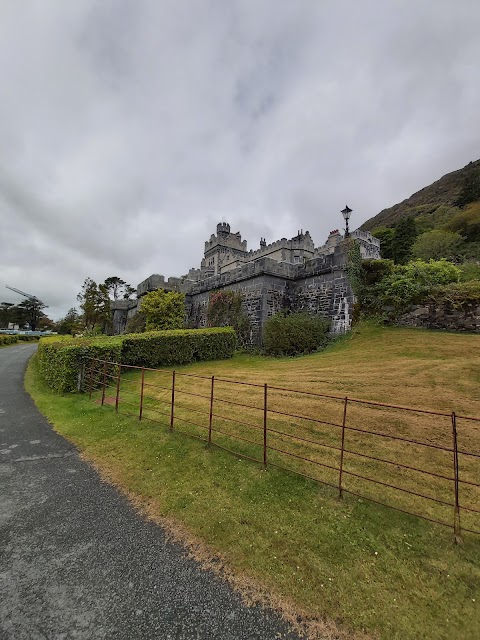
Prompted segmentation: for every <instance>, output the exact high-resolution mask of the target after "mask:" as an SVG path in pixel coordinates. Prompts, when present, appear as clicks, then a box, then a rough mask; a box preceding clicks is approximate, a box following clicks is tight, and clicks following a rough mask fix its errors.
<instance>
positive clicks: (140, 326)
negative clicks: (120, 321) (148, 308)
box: [125, 311, 147, 333]
mask: <svg viewBox="0 0 480 640" xmlns="http://www.w3.org/2000/svg"><path fill="white" fill-rule="evenodd" d="M146 324H147V319H146V317H145V314H144V313H143V312H142V311H137V313H135V314H134V315H133V316H132V317H131V318H129V319H128V320H127V324H126V325H125V333H143V332H144V331H145V330H146Z"/></svg>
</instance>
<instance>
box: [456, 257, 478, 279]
mask: <svg viewBox="0 0 480 640" xmlns="http://www.w3.org/2000/svg"><path fill="white" fill-rule="evenodd" d="M459 269H460V282H469V281H470V280H480V262H473V261H471V262H470V261H469V262H464V263H463V264H460V265H459Z"/></svg>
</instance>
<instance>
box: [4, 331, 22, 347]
mask: <svg viewBox="0 0 480 640" xmlns="http://www.w3.org/2000/svg"><path fill="white" fill-rule="evenodd" d="M16 342H18V336H17V335H15V334H12V335H10V334H8V333H4V334H0V345H1V346H4V345H6V344H15V343H16Z"/></svg>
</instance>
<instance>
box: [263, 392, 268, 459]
mask: <svg viewBox="0 0 480 640" xmlns="http://www.w3.org/2000/svg"><path fill="white" fill-rule="evenodd" d="M267 400H268V388H267V383H265V385H264V387H263V466H264V467H266V466H267V413H268V404H267Z"/></svg>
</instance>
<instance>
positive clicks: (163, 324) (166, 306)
mask: <svg viewBox="0 0 480 640" xmlns="http://www.w3.org/2000/svg"><path fill="white" fill-rule="evenodd" d="M140 311H141V312H142V313H144V314H145V320H146V329H147V331H164V330H169V329H181V328H182V327H183V325H184V321H185V294H184V293H177V292H176V291H163V289H156V290H155V291H150V292H149V293H147V294H146V295H145V296H143V298H142V302H141V304H140Z"/></svg>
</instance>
